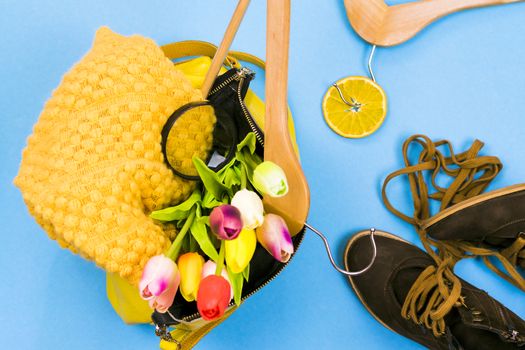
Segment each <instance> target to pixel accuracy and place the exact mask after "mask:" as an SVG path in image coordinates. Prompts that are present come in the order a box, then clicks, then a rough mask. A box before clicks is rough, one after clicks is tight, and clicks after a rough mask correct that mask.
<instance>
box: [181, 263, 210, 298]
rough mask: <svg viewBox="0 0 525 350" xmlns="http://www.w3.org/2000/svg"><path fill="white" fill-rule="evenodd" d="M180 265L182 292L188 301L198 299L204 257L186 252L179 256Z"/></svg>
mask: <svg viewBox="0 0 525 350" xmlns="http://www.w3.org/2000/svg"><path fill="white" fill-rule="evenodd" d="M178 265H179V271H180V294H181V295H182V296H183V297H184V299H186V300H187V301H193V300H195V299H196V297H197V292H198V291H199V284H200V282H201V274H202V266H203V265H204V258H203V257H202V256H200V255H199V254H197V253H186V254H184V255H181V256H180V257H179V261H178Z"/></svg>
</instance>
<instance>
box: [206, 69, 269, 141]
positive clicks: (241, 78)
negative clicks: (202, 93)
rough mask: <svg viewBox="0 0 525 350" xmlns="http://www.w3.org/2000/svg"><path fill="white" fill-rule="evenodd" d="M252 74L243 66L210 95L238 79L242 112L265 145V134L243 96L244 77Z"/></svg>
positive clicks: (258, 139) (257, 137) (238, 96)
mask: <svg viewBox="0 0 525 350" xmlns="http://www.w3.org/2000/svg"><path fill="white" fill-rule="evenodd" d="M250 74H253V71H252V70H250V69H248V68H246V67H242V68H241V69H240V70H238V71H237V72H236V74H234V75H232V76H231V77H228V78H227V79H225V80H224V81H223V82H222V83H220V84H219V85H217V86H216V87H215V88H214V89H213V90H211V92H210V93H209V94H208V96H212V95H213V94H216V93H217V92H219V91H220V90H222V89H224V88H225V87H226V86H228V85H229V84H230V83H232V82H233V81H235V80H237V81H238V82H239V85H238V87H237V98H238V100H239V104H240V106H241V109H242V113H243V115H244V119H246V121H247V122H248V125H249V126H250V129H251V130H252V132H253V133H254V134H255V138H256V139H257V142H259V144H260V145H261V146H263V147H264V136H263V134H262V132H261V129H260V128H259V126H258V125H257V123H256V122H255V120H254V119H253V117H252V116H251V115H250V112H249V111H248V108H247V107H246V104H245V103H244V100H243V98H242V86H243V84H244V79H245V78H246V76H247V75H250Z"/></svg>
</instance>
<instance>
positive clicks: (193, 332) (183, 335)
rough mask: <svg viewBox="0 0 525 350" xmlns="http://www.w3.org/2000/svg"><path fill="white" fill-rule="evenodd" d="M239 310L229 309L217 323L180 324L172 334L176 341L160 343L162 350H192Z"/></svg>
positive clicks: (201, 321)
mask: <svg viewBox="0 0 525 350" xmlns="http://www.w3.org/2000/svg"><path fill="white" fill-rule="evenodd" d="M236 309H237V306H233V307H231V308H229V309H228V310H227V311H226V312H225V313H224V315H223V316H222V317H221V318H219V319H218V320H215V321H211V322H208V321H204V320H203V319H199V320H197V321H194V322H192V323H191V324H190V325H184V324H179V325H177V329H174V330H172V331H171V332H170V334H171V337H172V338H173V339H174V341H166V340H161V341H160V349H161V350H190V349H193V347H194V346H195V345H196V344H197V343H198V342H199V341H200V340H201V339H202V337H204V336H205V335H206V334H208V332H210V331H211V330H212V329H213V328H215V327H217V326H218V325H219V324H221V323H222V322H224V321H225V320H226V319H227V318H228V317H230V316H231V314H232V313H233V312H234V311H235V310H236Z"/></svg>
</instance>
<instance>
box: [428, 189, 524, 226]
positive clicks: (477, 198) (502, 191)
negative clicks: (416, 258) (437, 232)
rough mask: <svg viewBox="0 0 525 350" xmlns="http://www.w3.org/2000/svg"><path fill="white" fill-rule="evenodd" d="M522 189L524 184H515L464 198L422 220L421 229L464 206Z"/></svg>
mask: <svg viewBox="0 0 525 350" xmlns="http://www.w3.org/2000/svg"><path fill="white" fill-rule="evenodd" d="M523 190H525V184H517V185H512V186H508V187H504V188H502V189H499V190H495V191H491V192H488V193H484V194H480V195H477V196H475V197H472V198H470V199H467V200H464V201H463V202H461V203H458V204H455V205H453V206H451V207H449V208H447V209H445V210H443V211H441V212H440V213H438V214H436V215H434V216H433V217H431V218H430V219H428V220H427V221H426V222H424V224H423V225H422V228H423V229H427V228H429V227H430V226H432V225H434V224H436V223H437V222H439V221H441V220H443V219H445V218H446V217H448V216H450V215H452V214H455V213H457V212H458V211H460V210H463V209H465V208H468V207H471V206H473V205H476V204H479V203H481V202H484V201H487V200H490V199H493V198H497V197H502V196H506V195H508V194H511V193H515V192H519V191H523Z"/></svg>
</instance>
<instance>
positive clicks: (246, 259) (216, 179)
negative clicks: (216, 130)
mask: <svg viewBox="0 0 525 350" xmlns="http://www.w3.org/2000/svg"><path fill="white" fill-rule="evenodd" d="M255 148H256V138H255V135H254V134H253V133H249V134H248V135H247V136H246V137H245V139H244V140H243V141H242V142H241V143H240V144H238V145H237V149H236V153H235V157H234V158H233V159H232V160H231V161H230V163H229V164H227V165H226V166H225V167H224V168H222V169H221V170H220V171H218V172H214V171H212V170H211V169H209V168H208V167H207V166H206V165H205V164H204V162H203V161H202V160H201V159H199V158H194V159H193V163H194V165H195V168H196V169H197V172H198V174H199V176H200V178H201V180H202V185H199V186H197V188H196V189H195V190H194V192H193V193H192V195H191V196H190V197H189V198H188V199H187V200H186V201H185V202H183V203H181V204H179V205H177V206H174V207H169V208H165V209H162V210H158V211H155V212H153V213H151V217H152V218H153V219H155V220H159V221H161V222H171V223H174V224H175V225H176V226H177V227H178V228H179V232H178V234H177V236H176V238H175V240H174V241H173V243H172V245H171V247H170V248H169V250H168V251H167V252H166V253H165V254H164V255H157V256H154V257H153V258H151V259H150V260H149V261H148V263H147V264H146V266H145V268H144V271H143V275H142V279H141V281H140V284H139V290H140V295H141V297H142V298H143V299H145V300H148V301H149V304H150V306H151V307H152V308H154V309H155V310H156V311H158V312H161V313H164V312H166V311H167V310H168V308H169V307H170V306H171V305H172V303H173V300H174V298H175V295H176V293H177V291H178V290H180V293H181V295H182V297H184V299H185V300H187V301H188V302H191V301H196V302H197V309H198V310H199V313H200V314H201V316H202V318H203V319H205V320H214V319H217V318H219V317H221V316H222V315H223V314H224V312H225V311H226V308H227V307H228V305H229V303H230V301H231V299H234V300H235V303H236V304H237V305H239V304H240V301H241V293H242V287H243V283H244V281H245V280H246V281H248V279H249V276H250V261H251V259H252V257H253V254H254V252H255V248H256V245H257V242H259V243H260V244H261V245H262V246H263V247H264V248H265V249H266V250H267V251H268V253H269V254H271V255H272V256H273V257H274V258H275V259H277V260H278V261H280V262H287V261H288V260H289V259H290V256H291V255H292V253H293V250H294V247H293V244H292V239H291V236H290V233H289V231H288V228H287V226H286V223H285V221H284V220H283V219H282V218H281V217H280V216H278V215H275V214H266V215H265V213H264V208H263V203H262V200H261V195H262V194H264V195H268V196H273V197H280V196H284V195H285V194H286V193H287V192H288V184H287V181H286V176H285V174H284V172H283V170H282V169H281V168H280V167H279V166H277V165H276V164H274V163H272V162H268V161H266V162H262V160H261V159H260V157H259V156H258V155H257V154H256V153H255ZM217 249H218V251H217Z"/></svg>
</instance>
